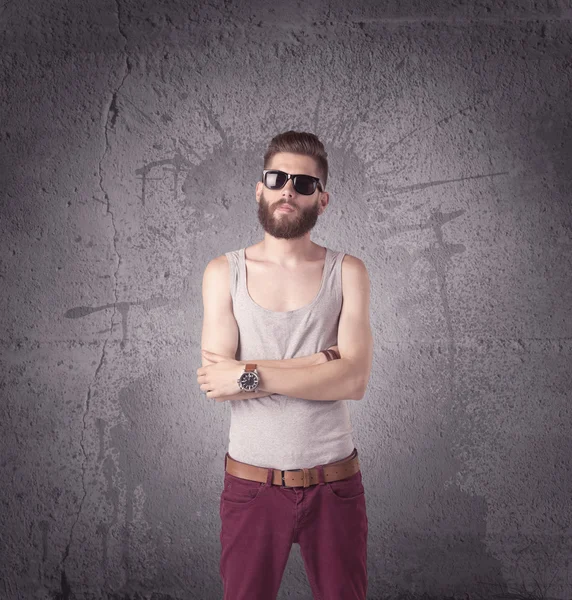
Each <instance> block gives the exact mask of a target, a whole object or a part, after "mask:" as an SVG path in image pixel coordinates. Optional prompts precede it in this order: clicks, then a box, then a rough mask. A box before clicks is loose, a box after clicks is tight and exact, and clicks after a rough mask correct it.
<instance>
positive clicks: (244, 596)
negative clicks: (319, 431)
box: [220, 461, 368, 600]
mask: <svg viewBox="0 0 572 600" xmlns="http://www.w3.org/2000/svg"><path fill="white" fill-rule="evenodd" d="M336 462H338V461H336ZM324 466H325V465H319V466H317V467H316V468H317V469H318V472H319V475H320V483H317V484H315V485H311V486H309V487H306V488H304V487H287V486H283V485H272V484H271V483H270V482H271V478H272V469H268V477H267V480H266V483H260V482H258V481H250V480H247V479H242V478H240V477H235V476H234V475H231V474H230V473H228V472H226V471H225V477H224V488H223V491H222V494H221V499H220V518H221V531H220V542H221V557H220V574H221V578H222V581H223V587H224V598H223V600H275V599H276V597H277V595H278V590H279V588H280V582H281V580H282V575H283V573H284V569H285V567H286V563H287V561H288V556H289V554H290V549H291V547H292V543H297V544H299V545H300V552H301V555H302V558H303V560H304V567H305V569H306V574H307V576H308V581H309V583H310V587H311V589H312V593H313V596H314V600H365V599H366V592H367V533H368V520H367V515H366V503H365V493H364V487H363V484H362V477H361V471H357V472H356V473H354V474H353V475H351V476H350V477H348V478H346V479H342V480H338V481H331V482H325V481H324V476H323V471H322V470H320V469H321V468H323V467H324Z"/></svg>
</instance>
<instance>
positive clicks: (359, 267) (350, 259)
mask: <svg viewBox="0 0 572 600" xmlns="http://www.w3.org/2000/svg"><path fill="white" fill-rule="evenodd" d="M346 273H347V274H348V276H352V275H353V276H355V277H359V276H361V277H363V276H366V277H367V267H366V266H365V263H364V262H363V260H361V259H360V258H358V257H357V256H352V255H351V254H346V255H345V256H344V258H343V259H342V275H345V274H346Z"/></svg>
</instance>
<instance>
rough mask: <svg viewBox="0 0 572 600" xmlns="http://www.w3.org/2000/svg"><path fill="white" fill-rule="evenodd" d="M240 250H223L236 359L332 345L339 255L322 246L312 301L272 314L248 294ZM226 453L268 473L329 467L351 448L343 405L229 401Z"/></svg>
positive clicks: (283, 399) (281, 398)
mask: <svg viewBox="0 0 572 600" xmlns="http://www.w3.org/2000/svg"><path fill="white" fill-rule="evenodd" d="M244 251H245V249H244V248H241V249H240V250H233V251H230V252H226V253H225V255H226V257H227V259H228V262H229V267H230V292H231V296H232V303H233V312H234V316H235V319H236V322H237V324H238V330H239V341H238V350H237V355H236V356H237V360H240V361H243V360H248V361H250V362H256V360H283V359H287V358H296V357H298V356H308V355H310V354H314V353H315V352H319V351H320V350H325V349H326V348H328V347H329V346H334V345H336V344H337V339H338V323H339V319H340V312H341V308H342V302H343V295H342V260H343V258H344V256H345V253H343V252H338V251H335V250H331V249H329V248H326V257H325V262H324V269H323V272H322V281H321V287H320V290H319V292H318V294H317V295H316V297H315V298H314V300H312V302H310V303H309V304H306V306H302V307H301V308H298V309H296V310H289V311H285V312H276V311H271V310H267V309H266V308H263V307H262V306H260V305H259V304H257V303H256V302H254V300H253V299H252V298H251V297H250V294H249V293H248V288H247V285H246V261H245V252H244ZM229 404H230V409H231V415H230V432H229V447H228V454H229V455H230V456H231V457H232V458H233V459H235V460H238V461H240V462H244V463H248V464H251V465H256V466H259V467H270V468H274V469H283V470H287V469H302V468H309V467H313V466H315V465H320V464H325V463H329V462H334V461H337V460H340V459H342V458H345V457H346V456H348V455H350V454H351V453H352V451H353V449H354V443H353V439H352V432H353V428H352V425H351V420H350V414H349V408H348V405H347V400H306V399H304V398H294V397H292V396H285V395H282V394H270V395H268V396H263V397H261V398H250V399H247V400H232V401H230V402H229Z"/></svg>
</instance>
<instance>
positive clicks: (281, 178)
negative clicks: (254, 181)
mask: <svg viewBox="0 0 572 600" xmlns="http://www.w3.org/2000/svg"><path fill="white" fill-rule="evenodd" d="M289 179H291V180H292V183H293V184H294V189H295V190H296V191H297V192H298V193H299V194H302V195H303V196H310V195H312V194H313V193H314V192H315V191H316V188H318V189H319V190H320V192H323V191H324V189H323V188H322V184H321V183H320V180H319V179H318V177H312V176H311V175H290V173H284V171H274V170H272V169H264V171H262V181H263V183H264V185H265V186H266V187H267V188H268V189H269V190H280V189H282V188H283V187H284V186H285V185H286V183H287V182H288V180H289Z"/></svg>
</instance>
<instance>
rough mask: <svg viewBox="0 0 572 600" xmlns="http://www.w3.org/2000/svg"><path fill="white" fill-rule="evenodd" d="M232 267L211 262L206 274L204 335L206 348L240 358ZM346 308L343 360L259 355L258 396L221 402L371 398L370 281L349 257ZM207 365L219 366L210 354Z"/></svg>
mask: <svg viewBox="0 0 572 600" xmlns="http://www.w3.org/2000/svg"><path fill="white" fill-rule="evenodd" d="M229 280H230V274H229V265H228V261H227V258H226V256H225V255H222V256H219V257H217V258H215V259H213V260H211V261H210V262H209V264H208V265H207V267H206V269H205V272H204V276H203V314H204V319H203V331H202V338H201V348H203V349H205V350H208V351H210V352H213V353H216V354H217V355H219V357H225V358H227V359H231V360H235V356H236V351H237V348H238V335H239V334H238V325H237V323H236V320H235V318H234V314H233V312H232V298H231V295H230V289H229ZM342 292H343V304H342V310H341V313H340V320H339V324H338V340H337V349H338V352H339V354H340V357H341V358H340V359H339V360H332V361H329V362H328V361H327V360H326V357H325V356H324V355H323V354H322V353H321V352H318V353H316V354H312V355H309V356H302V357H297V358H290V359H284V360H264V359H260V360H259V359H257V358H255V357H253V358H248V360H241V361H240V362H241V363H246V362H249V363H256V364H257V365H258V366H257V371H258V375H259V377H260V383H259V387H258V391H256V392H239V391H238V384H237V386H236V387H237V393H236V394H233V395H228V396H219V398H217V401H219V402H221V401H226V400H246V399H249V398H260V397H262V396H268V395H269V394H283V395H286V396H292V397H295V398H304V399H306V400H346V399H352V400H361V399H362V398H363V396H364V395H365V391H366V388H367V383H368V381H369V376H370V372H371V365H372V360H373V336H372V333H371V326H370V321H369V300H370V283H369V277H368V273H367V269H366V267H365V265H364V263H363V262H362V261H361V260H360V259H358V258H356V257H354V256H351V255H349V254H346V256H345V257H344V260H343V262H342ZM202 361H203V362H202V364H203V367H204V366H207V365H209V364H213V363H212V362H211V361H209V360H208V359H207V358H205V357H204V356H203V357H202Z"/></svg>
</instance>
